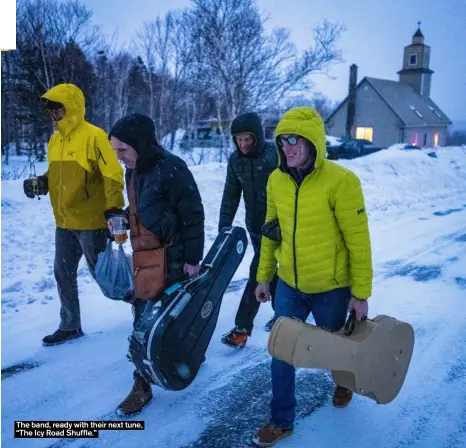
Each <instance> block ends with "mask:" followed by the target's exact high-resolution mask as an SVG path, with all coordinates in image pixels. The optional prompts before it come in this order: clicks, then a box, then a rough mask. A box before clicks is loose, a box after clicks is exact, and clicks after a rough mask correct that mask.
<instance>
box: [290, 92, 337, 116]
mask: <svg viewBox="0 0 466 448" xmlns="http://www.w3.org/2000/svg"><path fill="white" fill-rule="evenodd" d="M283 106H284V107H283V109H285V110H288V109H291V108H293V107H300V106H309V107H312V108H314V109H315V110H316V111H317V112H318V113H319V115H320V116H321V117H322V118H323V119H324V120H325V119H326V118H327V117H328V116H329V115H330V114H331V113H332V111H333V109H334V108H335V106H336V102H335V101H332V100H331V99H330V98H329V97H327V96H326V95H324V94H323V93H318V92H317V93H314V94H313V95H312V97H311V98H309V97H306V96H304V95H299V96H296V97H292V98H288V99H286V100H285V101H284V102H283Z"/></svg>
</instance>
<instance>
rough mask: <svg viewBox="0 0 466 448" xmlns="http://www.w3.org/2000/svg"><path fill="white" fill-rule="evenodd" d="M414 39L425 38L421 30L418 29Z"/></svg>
mask: <svg viewBox="0 0 466 448" xmlns="http://www.w3.org/2000/svg"><path fill="white" fill-rule="evenodd" d="M413 37H424V34H422V31H421V28H418V29H417V31H416V32H415V33H414V36H413Z"/></svg>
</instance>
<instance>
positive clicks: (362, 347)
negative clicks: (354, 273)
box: [268, 315, 414, 404]
mask: <svg viewBox="0 0 466 448" xmlns="http://www.w3.org/2000/svg"><path fill="white" fill-rule="evenodd" d="M350 320H352V321H351V325H348V324H349V323H350ZM351 326H353V329H354V330H353V331H351V330H349V327H351ZM413 348H414V331H413V328H412V327H411V325H409V324H407V323H405V322H401V321H399V320H397V319H394V318H392V317H389V316H377V317H376V318H374V319H367V320H365V321H363V322H359V321H355V319H354V315H353V316H352V318H350V319H349V320H348V322H347V325H346V326H345V329H342V330H340V331H339V332H335V333H331V332H329V331H327V330H324V329H322V328H319V327H316V326H315V325H311V324H308V323H304V322H301V321H299V320H297V319H292V318H289V317H280V318H279V319H277V321H276V322H275V325H274V326H273V328H272V331H271V332H270V336H269V342H268V350H269V353H270V354H271V355H272V356H273V357H275V358H277V359H280V360H282V361H285V362H287V363H288V364H291V365H293V366H294V367H306V368H312V369H330V370H331V371H332V374H333V379H334V381H335V383H336V384H338V385H339V386H343V387H346V388H347V389H350V390H352V391H353V392H355V393H357V394H359V395H364V396H366V397H369V398H371V399H373V400H375V401H376V402H377V403H378V404H386V403H390V402H391V401H392V400H393V399H394V398H395V397H396V396H397V395H398V393H399V392H400V390H401V387H402V386H403V383H404V380H405V377H406V374H407V372H408V367H409V364H410V361H411V356H412V353H413Z"/></svg>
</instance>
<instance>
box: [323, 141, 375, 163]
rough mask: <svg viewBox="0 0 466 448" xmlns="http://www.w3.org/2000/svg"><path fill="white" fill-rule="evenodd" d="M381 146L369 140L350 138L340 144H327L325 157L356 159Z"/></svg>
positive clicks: (331, 158)
mask: <svg viewBox="0 0 466 448" xmlns="http://www.w3.org/2000/svg"><path fill="white" fill-rule="evenodd" d="M381 149H382V147H380V146H377V145H374V144H373V143H372V142H371V141H369V140H363V139H356V138H350V139H348V140H345V141H344V142H343V143H341V145H336V146H327V154H328V156H327V158H328V159H330V160H338V159H356V158H357V157H363V156H367V155H368V154H372V153H374V152H377V151H380V150H381Z"/></svg>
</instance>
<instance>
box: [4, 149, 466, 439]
mask: <svg viewBox="0 0 466 448" xmlns="http://www.w3.org/2000/svg"><path fill="white" fill-rule="evenodd" d="M436 152H437V156H438V158H436V159H435V158H431V157H428V156H427V155H426V154H425V153H424V152H421V151H419V152H416V151H413V152H405V151H399V150H396V149H393V150H384V151H380V152H378V153H375V154H372V155H370V156H367V157H364V158H360V159H356V160H348V161H341V162H339V163H341V164H342V165H344V166H347V167H348V168H350V169H352V170H353V171H354V172H355V173H356V174H358V175H359V176H360V178H361V180H362V184H363V188H364V192H365V195H366V208H367V210H368V213H369V218H370V227H371V236H372V242H373V258H374V268H375V278H374V290H373V297H372V298H371V299H370V302H369V315H370V317H374V316H376V315H378V314H388V315H391V316H394V317H396V318H398V319H400V320H403V321H407V322H409V323H411V324H412V325H413V327H414V329H415V333H416V344H415V349H414V354H413V359H412V363H411V366H410V369H409V371H408V376H407V378H406V382H405V384H404V387H403V389H402V391H401V393H400V395H399V396H398V397H397V398H396V399H395V400H394V401H393V402H392V403H390V404H388V405H377V404H376V403H375V402H373V401H371V400H369V399H367V398H364V397H359V396H355V398H354V399H353V402H352V403H351V404H350V406H348V407H347V408H346V409H342V410H340V409H334V408H333V407H332V406H331V395H332V390H333V386H332V382H331V379H330V376H329V374H328V373H327V372H324V371H320V370H305V369H301V370H300V371H299V373H298V380H297V388H296V389H297V398H298V412H299V415H298V420H297V424H296V428H295V434H294V435H293V436H292V437H290V438H288V439H286V440H284V441H282V442H280V443H279V445H278V446H280V447H283V448H286V447H288V448H298V447H311V446H312V447H318V448H337V447H343V446H344V447H352V446H358V447H367V448H372V447H389V448H392V447H393V448H396V447H400V448H401V447H407V446H412V447H417V448H447V447H448V448H460V447H465V446H466V402H465V400H464V399H465V397H466V328H465V323H464V322H466V306H465V299H466V150H464V149H462V148H441V149H439V150H437V151H436ZM12 164H13V165H14V164H16V166H24V160H23V161H18V160H12ZM3 168H5V167H3ZM191 169H192V171H193V173H194V176H195V178H196V180H197V182H198V184H199V187H200V191H201V194H202V197H203V200H204V205H205V210H206V215H207V220H206V230H207V239H206V251H207V250H208V249H209V247H210V245H211V244H212V241H213V239H214V238H215V236H216V229H217V221H218V212H219V207H220V200H221V194H222V190H223V182H224V178H225V171H226V165H225V164H218V163H212V164H207V165H202V166H193V167H191ZM43 171H45V165H43V164H42V165H40V164H39V165H37V172H38V174H40V173H41V172H43ZM26 174H28V173H26ZM243 219H244V209H243V206H242V205H241V208H240V212H239V214H238V216H237V219H236V222H235V224H237V225H242V224H243ZM127 249H128V250H129V248H127ZM53 255H54V221H53V217H52V212H51V208H50V202H49V197H48V196H47V197H45V198H43V199H41V200H40V201H38V200H37V199H35V200H31V199H27V198H26V197H25V196H24V195H23V191H22V180H8V181H3V182H2V429H3V431H2V445H3V446H5V447H10V446H11V447H23V446H24V447H30V446H33V447H39V448H40V447H54V448H58V447H64V446H70V447H72V448H74V447H97V446H111V447H112V448H116V447H135V446H147V447H170V448H188V447H189V448H241V447H247V446H248V444H249V441H250V439H251V436H252V435H253V433H254V431H255V430H256V429H257V428H258V427H259V426H260V425H261V424H262V423H263V422H264V421H265V420H266V419H267V417H268V409H269V401H270V369H269V367H270V357H269V355H268V353H267V349H266V344H267V337H268V333H266V332H265V331H264V330H263V327H264V325H265V323H266V322H267V320H268V319H269V318H270V317H271V313H272V311H271V308H270V305H269V304H266V305H262V306H261V309H260V311H259V314H258V316H257V319H256V322H255V325H256V326H255V331H254V332H253V335H252V338H251V339H250V340H249V341H248V344H247V346H246V348H245V349H244V350H241V351H234V350H232V349H230V348H228V347H226V346H224V345H222V344H221V343H220V337H221V335H222V334H223V333H225V332H227V331H228V330H229V329H230V328H231V327H232V326H233V322H234V316H235V313H236V309H237V306H238V303H239V299H240V296H241V293H242V287H243V286H244V279H245V278H246V276H247V273H248V266H249V262H250V260H251V256H252V254H251V251H250V249H248V253H247V255H246V257H245V259H244V261H243V263H242V265H241V266H240V268H239V269H238V271H237V273H236V274H235V277H234V278H233V281H232V284H231V285H230V288H229V290H228V292H227V294H226V295H225V297H224V300H223V303H222V308H221V312H220V317H219V321H218V324H217V328H216V331H215V334H214V336H213V338H212V342H211V344H210V346H209V349H208V351H207V361H206V363H205V364H204V365H203V366H202V367H201V369H200V371H199V375H198V377H197V378H196V380H195V381H194V383H193V384H192V385H191V386H190V387H189V388H187V389H186V390H184V391H181V392H165V391H163V390H162V389H158V388H155V387H154V389H153V391H154V399H153V401H152V403H151V404H150V405H149V406H148V407H147V408H146V409H145V410H144V412H143V413H142V414H141V415H139V416H136V417H133V418H131V419H129V420H144V421H145V430H144V431H117V430H115V431H101V432H100V435H99V438H98V439H77V440H59V439H57V440H54V439H33V440H27V439H14V438H13V422H14V421H15V420H103V419H105V420H118V419H119V417H117V416H116V415H115V414H114V412H113V411H114V409H115V407H116V406H117V405H118V404H119V402H120V401H121V400H122V399H123V398H124V397H125V396H126V394H127V393H128V392H129V390H130V388H131V385H132V370H133V369H132V366H131V364H130V363H129V362H128V361H127V360H126V358H125V354H126V350H127V346H128V341H127V337H128V335H129V334H130V331H131V326H132V314H131V311H130V308H129V306H128V305H127V304H124V303H117V302H113V301H111V300H108V299H106V298H104V297H103V296H102V294H101V293H100V290H99V288H98V286H97V285H96V284H95V283H94V282H93V280H92V278H91V277H90V275H89V273H88V272H87V269H86V266H85V262H84V261H82V262H81V265H80V269H79V293H80V301H81V310H82V322H83V330H84V332H85V337H83V338H81V339H78V340H76V341H73V342H71V343H67V344H64V345H62V346H56V347H43V346H42V345H41V339H42V337H43V336H44V335H46V334H49V333H50V332H53V331H54V330H55V329H56V328H57V324H58V314H59V300H58V294H57V291H56V285H55V280H54V277H53ZM14 366H23V370H21V371H19V372H17V373H15V372H14ZM11 367H13V368H12V369H9V368H11ZM28 368H29V369H28Z"/></svg>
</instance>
